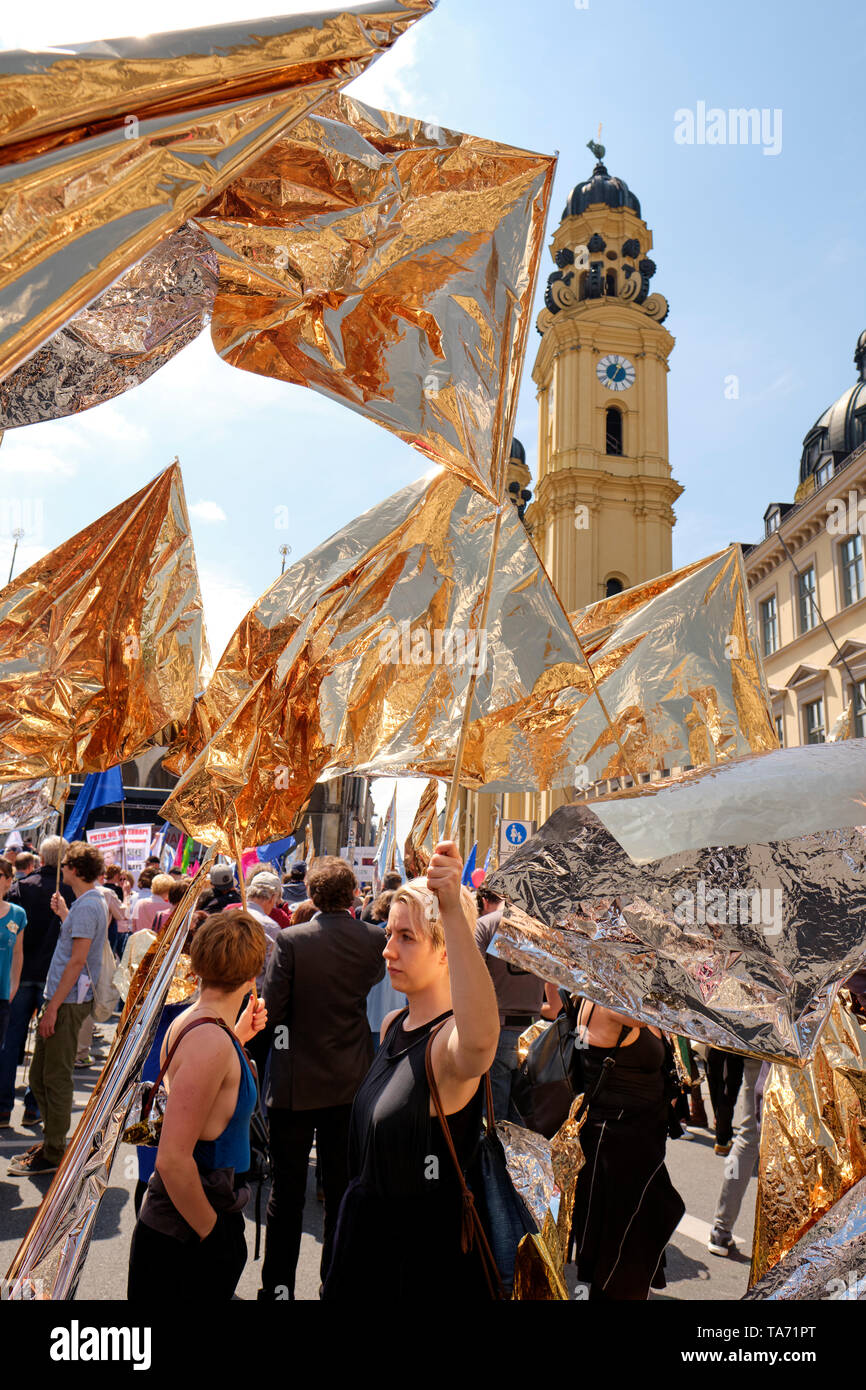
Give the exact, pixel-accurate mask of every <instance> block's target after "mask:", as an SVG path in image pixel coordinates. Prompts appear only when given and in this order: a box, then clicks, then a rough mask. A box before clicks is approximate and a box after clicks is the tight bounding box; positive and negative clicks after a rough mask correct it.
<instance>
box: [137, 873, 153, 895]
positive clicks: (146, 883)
mask: <svg viewBox="0 0 866 1390" xmlns="http://www.w3.org/2000/svg"><path fill="white" fill-rule="evenodd" d="M155 878H156V869H142V871H141V873H140V874H139V875H138V886H139V888H144V889H145V890H147V889H148V888H150V885H151V884H152V883H153V880H154V879H155Z"/></svg>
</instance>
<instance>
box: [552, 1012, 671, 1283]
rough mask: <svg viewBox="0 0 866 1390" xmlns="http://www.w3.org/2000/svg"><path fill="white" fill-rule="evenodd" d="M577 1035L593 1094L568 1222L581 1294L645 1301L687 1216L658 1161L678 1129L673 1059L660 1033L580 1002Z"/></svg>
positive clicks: (659, 1279)
mask: <svg viewBox="0 0 866 1390" xmlns="http://www.w3.org/2000/svg"><path fill="white" fill-rule="evenodd" d="M577 1038H578V1041H579V1042H580V1044H581V1057H582V1071H583V1087H584V1093H585V1094H586V1095H587V1096H589V1097H590V1101H589V1107H588V1110H587V1114H586V1120H585V1123H584V1125H583V1128H582V1130H581V1134H580V1142H581V1146H582V1148H583V1152H584V1156H585V1159H586V1162H585V1164H584V1166H583V1168H582V1169H581V1170H580V1174H579V1175H578V1179H577V1188H576V1192H575V1202H574V1216H573V1219H572V1237H573V1241H574V1248H575V1259H576V1262H577V1277H578V1279H579V1281H580V1285H579V1288H578V1297H588V1298H589V1300H590V1301H602V1300H645V1299H646V1298H647V1297H648V1296H649V1290H650V1287H652V1288H664V1287H665V1278H664V1272H663V1270H664V1251H665V1246H666V1245H667V1243H668V1241H669V1240H670V1238H671V1236H672V1235H673V1232H674V1231H675V1229H676V1227H677V1225H678V1223H679V1221H680V1219H681V1217H682V1216H683V1213H684V1212H685V1205H684V1203H683V1200H682V1198H681V1197H680V1195H679V1193H678V1192H677V1191H676V1189H675V1188H674V1186H673V1184H672V1183H671V1180H670V1177H669V1176H668V1172H667V1169H666V1168H665V1163H664V1160H665V1145H666V1141H667V1136H668V1133H669V1129H671V1128H672V1129H674V1131H675V1132H678V1131H679V1126H678V1125H677V1123H676V1121H675V1120H674V1119H673V1118H672V1105H671V1102H672V1100H673V1099H674V1091H675V1089H676V1088H675V1084H674V1083H673V1082H672V1080H671V1076H672V1069H673V1056H672V1054H671V1053H670V1047H669V1045H668V1044H667V1042H666V1041H665V1039H664V1038H663V1037H662V1035H661V1033H660V1032H659V1031H658V1029H657V1028H650V1027H648V1026H647V1025H645V1024H642V1023H639V1022H638V1021H637V1020H636V1019H633V1018H627V1017H626V1016H625V1015H623V1014H619V1013H614V1012H613V1010H612V1009H606V1008H602V1007H601V1005H599V1004H591V1003H589V1002H588V1001H587V1000H584V1001H583V1003H582V1004H581V1006H580V1010H579V1012H578V1021H577ZM606 1059H610V1060H611V1061H612V1063H613V1065H612V1066H609V1067H607V1068H606V1067H605V1065H604V1064H605V1060H606Z"/></svg>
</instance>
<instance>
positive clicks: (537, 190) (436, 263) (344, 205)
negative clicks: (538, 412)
mask: <svg viewBox="0 0 866 1390" xmlns="http://www.w3.org/2000/svg"><path fill="white" fill-rule="evenodd" d="M555 164H556V160H555V159H554V158H552V157H551V156H549V155H540V154H533V153H530V152H528V151H526V150H519V149H514V148H513V147H511V146H510V145H501V144H497V143H496V142H495V141H491V140H482V139H479V138H477V137H475V136H471V135H464V134H462V133H461V132H458V131H452V130H444V129H442V128H440V127H439V126H433V125H430V124H429V123H428V124H423V123H422V122H421V121H416V120H412V119H410V118H408V117H405V116H397V115H393V114H391V113H390V112H385V111H378V110H376V109H375V108H373V107H370V106H365V105H363V104H362V103H361V102H358V101H354V100H352V99H351V98H349V97H345V96H342V95H334V96H331V97H328V98H326V99H325V101H323V102H322V103H321V104H320V105H319V106H317V108H316V110H315V112H314V113H313V114H312V115H310V116H308V117H307V118H306V119H304V120H303V121H301V122H300V123H299V124H298V125H296V126H294V127H293V129H292V131H291V133H290V135H288V136H285V137H284V138H282V139H280V140H277V141H274V142H273V143H272V144H271V145H270V146H269V148H268V149H267V151H266V152H265V153H264V154H263V155H262V156H261V158H260V159H259V160H257V161H256V162H255V163H253V164H250V165H248V166H247V168H246V169H245V171H244V173H243V175H242V177H240V178H238V179H235V180H234V182H233V183H232V184H231V186H230V187H229V188H227V189H226V190H225V191H224V192H223V193H222V194H220V196H219V197H218V198H216V199H215V200H214V201H213V202H212V203H211V204H209V205H208V206H207V207H205V208H203V209H202V210H201V211H200V212H199V214H198V215H197V218H196V222H197V225H198V226H200V227H202V228H203V229H204V231H205V232H207V234H208V235H209V236H210V237H211V238H212V242H213V246H214V248H215V250H216V251H217V254H218V256H219V276H220V286H219V293H218V295H217V300H216V303H215V305H214V314H213V320H212V323H211V336H212V338H213V342H214V346H215V347H216V349H217V351H218V352H219V353H220V355H221V356H222V357H223V358H224V360H225V361H226V362H229V363H231V364H232V365H233V366H235V367H241V368H243V369H244V370H245V371H253V372H258V373H260V374H261V375H263V376H269V377H276V378H277V379H279V380H282V381H287V382H293V383H296V384H299V385H303V386H310V387H312V388H313V389H314V390H316V391H319V392H321V393H322V394H323V395H326V396H328V397H329V398H330V399H331V400H335V401H339V402H341V403H342V404H344V405H348V406H349V407H350V408H352V409H353V410H357V411H358V412H359V413H360V414H362V415H364V416H365V417H366V418H367V419H370V420H375V421H376V422H377V423H378V424H380V425H384V426H385V427H386V428H387V429H389V430H391V431H392V432H393V433H395V434H397V435H398V436H399V438H401V439H403V440H405V441H406V443H408V444H411V445H413V446H414V447H415V448H417V449H420V450H421V452H422V453H425V454H427V455H428V457H429V458H431V459H432V460H433V462H435V463H440V464H443V465H444V466H445V467H447V468H449V469H451V470H452V471H453V472H455V473H456V474H457V475H458V477H460V478H462V479H463V481H464V482H465V483H468V484H469V485H470V486H472V487H475V488H477V489H478V490H479V491H481V492H483V493H484V494H485V495H486V496H487V497H489V498H491V499H493V500H496V499H498V498H499V497H501V496H502V494H503V492H504V487H505V468H504V460H505V459H506V458H507V451H508V449H509V447H510V444H511V438H512V434H513V430H514V417H515V413H516V409H517V395H518V388H519V383H520V373H521V370H522V367H523V358H524V354H525V350H526V341H527V333H528V330H529V325H530V321H531V317H532V299H533V294H534V291H535V283H536V278H537V274H538V266H539V261H540V257H541V250H542V243H543V238H544V227H545V221H546V217H547V208H548V203H549V200H550V191H551V185H552V181H553V171H554V167H555Z"/></svg>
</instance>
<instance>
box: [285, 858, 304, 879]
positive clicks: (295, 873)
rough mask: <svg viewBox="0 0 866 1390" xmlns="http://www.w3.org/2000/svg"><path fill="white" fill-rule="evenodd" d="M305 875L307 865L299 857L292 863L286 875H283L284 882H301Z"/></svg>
mask: <svg viewBox="0 0 866 1390" xmlns="http://www.w3.org/2000/svg"><path fill="white" fill-rule="evenodd" d="M306 876H307V866H306V864H305V863H304V861H303V859H299V860H298V862H297V864H293V865H292V867H291V869H290V871H289V874H288V876H287V877H286V876H284V877H283V882H284V883H303V881H304V879H305V878H306Z"/></svg>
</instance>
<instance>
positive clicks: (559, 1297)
mask: <svg viewBox="0 0 866 1390" xmlns="http://www.w3.org/2000/svg"><path fill="white" fill-rule="evenodd" d="M582 1100H583V1097H582V1096H578V1097H577V1098H576V1099H575V1101H574V1102H573V1104H572V1106H571V1110H570V1113H569V1117H568V1119H567V1120H566V1121H565V1124H564V1125H562V1127H561V1128H560V1129H559V1130H558V1131H557V1133H556V1134H555V1135H554V1136H553V1138H552V1139H551V1140H550V1141H548V1140H547V1139H545V1138H544V1137H543V1136H542V1135H540V1134H536V1133H535V1132H534V1131H533V1130H531V1129H525V1128H524V1127H523V1126H522V1125H514V1124H510V1123H508V1122H507V1121H502V1122H501V1123H500V1124H498V1125H497V1126H496V1132H497V1134H498V1135H499V1137H500V1139H501V1140H502V1144H503V1147H504V1149H505V1160H506V1163H507V1165H508V1174H509V1177H510V1178H511V1181H512V1182H513V1184H514V1187H515V1189H516V1190H517V1192H518V1193H519V1195H520V1196H521V1197H522V1198H523V1201H524V1202H525V1203H526V1206H527V1207H528V1209H529V1211H530V1212H531V1214H532V1216H533V1219H534V1220H535V1224H536V1225H537V1227H538V1232H537V1233H536V1234H528V1235H526V1236H524V1237H523V1239H522V1240H521V1242H520V1245H519V1247H518V1251H517V1260H516V1262H515V1267H514V1299H515V1301H518V1302H530V1301H531V1302H539V1301H544V1302H561V1301H564V1300H567V1299H568V1290H567V1287H566V1283H565V1265H566V1261H567V1258H568V1244H569V1239H570V1235H571V1223H572V1218H573V1215H574V1197H575V1189H576V1187H577V1178H578V1174H579V1173H580V1170H581V1168H582V1167H583V1165H584V1162H585V1159H584V1154H583V1148H582V1146H581V1143H580V1130H581V1128H582V1126H583V1123H584V1118H585V1117H584V1118H582V1119H581V1120H580V1121H579V1122H578V1121H577V1120H576V1119H575V1115H576V1113H577V1110H578V1109H579V1107H580V1103H581V1101H582Z"/></svg>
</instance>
